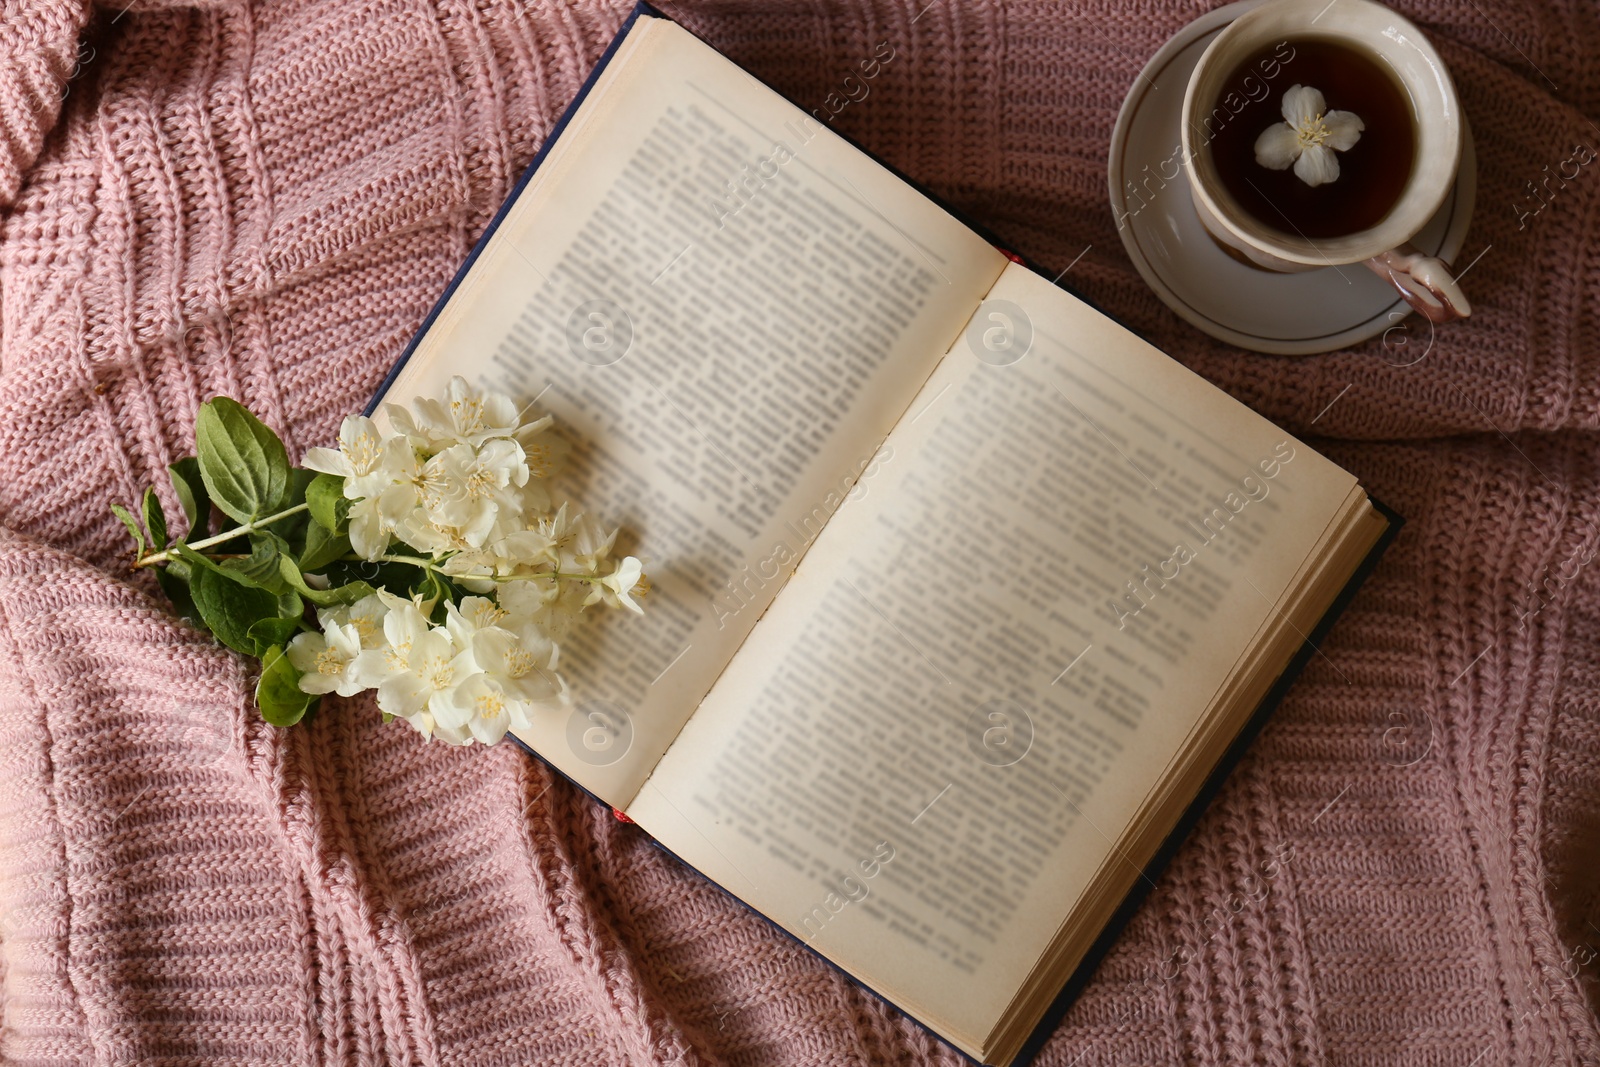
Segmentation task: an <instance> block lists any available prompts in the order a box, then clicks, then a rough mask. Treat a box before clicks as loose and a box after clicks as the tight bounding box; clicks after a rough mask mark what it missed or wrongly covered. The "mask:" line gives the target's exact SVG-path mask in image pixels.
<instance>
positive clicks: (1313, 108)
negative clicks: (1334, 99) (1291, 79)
mask: <svg viewBox="0 0 1600 1067" xmlns="http://www.w3.org/2000/svg"><path fill="white" fill-rule="evenodd" d="M1327 106H1328V105H1327V102H1326V101H1325V100H1323V97H1322V93H1321V92H1319V91H1318V90H1316V89H1313V88H1312V87H1311V86H1309V85H1291V86H1289V91H1288V92H1286V93H1284V94H1283V120H1284V121H1285V122H1287V123H1288V124H1289V125H1291V126H1294V127H1297V128H1298V127H1300V126H1304V125H1305V124H1306V123H1308V122H1310V121H1311V120H1312V119H1315V118H1316V117H1317V116H1318V115H1320V114H1322V112H1323V111H1324V110H1325V109H1326V108H1327Z"/></svg>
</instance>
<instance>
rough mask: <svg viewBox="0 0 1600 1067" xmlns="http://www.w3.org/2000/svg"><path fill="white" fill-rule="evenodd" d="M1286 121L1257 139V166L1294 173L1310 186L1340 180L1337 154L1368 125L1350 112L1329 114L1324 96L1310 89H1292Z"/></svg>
mask: <svg viewBox="0 0 1600 1067" xmlns="http://www.w3.org/2000/svg"><path fill="white" fill-rule="evenodd" d="M1283 118H1284V121H1283V122H1281V123H1279V124H1278V125H1276V126H1272V127H1270V128H1268V129H1266V130H1264V131H1262V134H1261V136H1260V137H1258V138H1256V162H1257V163H1259V164H1261V165H1262V166H1263V167H1268V168H1270V169H1272V170H1285V169H1287V168H1288V167H1289V165H1290V164H1291V163H1292V164H1294V173H1295V176H1296V177H1298V178H1299V179H1300V180H1301V181H1303V182H1305V183H1306V184H1307V185H1310V186H1317V185H1325V184H1326V183H1328V182H1331V181H1335V180H1337V179H1338V177H1339V160H1338V158H1337V157H1335V156H1334V154H1333V153H1334V152H1335V151H1339V152H1344V151H1347V150H1349V149H1350V148H1351V147H1352V146H1354V145H1355V143H1356V142H1357V141H1359V140H1360V139H1361V131H1362V130H1364V129H1366V128H1367V127H1366V124H1365V123H1363V122H1362V121H1361V119H1360V118H1358V117H1357V116H1356V115H1355V114H1353V113H1352V112H1349V111H1328V110H1327V102H1326V101H1324V100H1323V98H1322V94H1321V93H1320V92H1318V91H1317V90H1315V89H1313V88H1311V87H1310V86H1309V85H1292V86H1290V87H1289V91H1288V92H1286V93H1284V94H1283Z"/></svg>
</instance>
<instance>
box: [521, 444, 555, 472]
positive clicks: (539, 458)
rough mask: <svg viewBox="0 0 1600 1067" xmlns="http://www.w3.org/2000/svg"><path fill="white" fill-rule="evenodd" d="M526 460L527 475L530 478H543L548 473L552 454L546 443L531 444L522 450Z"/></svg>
mask: <svg viewBox="0 0 1600 1067" xmlns="http://www.w3.org/2000/svg"><path fill="white" fill-rule="evenodd" d="M522 451H523V454H524V455H525V456H526V457H527V460H528V476H529V477H531V478H545V477H548V476H549V474H550V467H551V460H552V458H553V457H552V456H551V454H550V448H549V446H547V445H542V444H532V445H528V446H527V447H526V448H524V449H523V450H522Z"/></svg>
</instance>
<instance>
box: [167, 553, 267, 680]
mask: <svg viewBox="0 0 1600 1067" xmlns="http://www.w3.org/2000/svg"><path fill="white" fill-rule="evenodd" d="M185 558H187V557H185ZM189 595H190V596H192V597H193V598H194V606H195V608H196V609H197V610H198V611H199V613H200V621H201V622H203V623H204V624H205V626H206V628H207V629H208V630H210V631H211V632H212V633H214V634H216V635H217V640H218V641H221V642H222V643H223V644H225V645H227V646H228V647H229V648H231V649H233V650H234V651H235V652H243V653H244V654H245V655H247V656H256V655H260V650H259V649H258V648H257V646H256V643H255V640H254V639H253V638H252V637H251V636H250V627H252V626H254V625H255V624H256V623H258V622H260V621H261V620H262V619H271V618H276V617H277V615H278V598H277V596H276V595H274V594H273V593H270V592H268V591H267V590H265V589H258V588H255V587H253V586H248V585H241V584H240V583H239V582H236V581H234V580H233V579H232V578H231V577H230V576H229V575H226V574H223V573H222V572H221V571H220V570H217V569H215V568H213V567H195V568H194V569H193V572H192V573H191V574H190V576H189Z"/></svg>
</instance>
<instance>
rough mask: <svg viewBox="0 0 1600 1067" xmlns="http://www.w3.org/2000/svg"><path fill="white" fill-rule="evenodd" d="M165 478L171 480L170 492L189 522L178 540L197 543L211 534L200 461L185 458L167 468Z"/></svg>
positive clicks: (207, 495) (190, 457) (206, 495)
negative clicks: (174, 496) (187, 527)
mask: <svg viewBox="0 0 1600 1067" xmlns="http://www.w3.org/2000/svg"><path fill="white" fill-rule="evenodd" d="M167 477H169V478H171V479H172V491H173V492H174V493H175V494H177V497H178V503H179V504H180V505H182V507H183V514H184V517H185V518H187V519H188V520H189V532H188V533H186V534H184V535H183V536H182V537H180V538H179V539H178V540H180V541H197V540H199V539H200V538H202V537H204V536H206V535H207V534H208V533H210V532H211V496H210V494H209V493H207V492H206V483H205V479H204V478H202V477H201V476H200V461H199V460H197V459H195V458H194V457H193V456H186V457H184V458H183V459H180V460H178V462H176V463H174V464H173V465H172V466H170V467H168V468H167Z"/></svg>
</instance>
